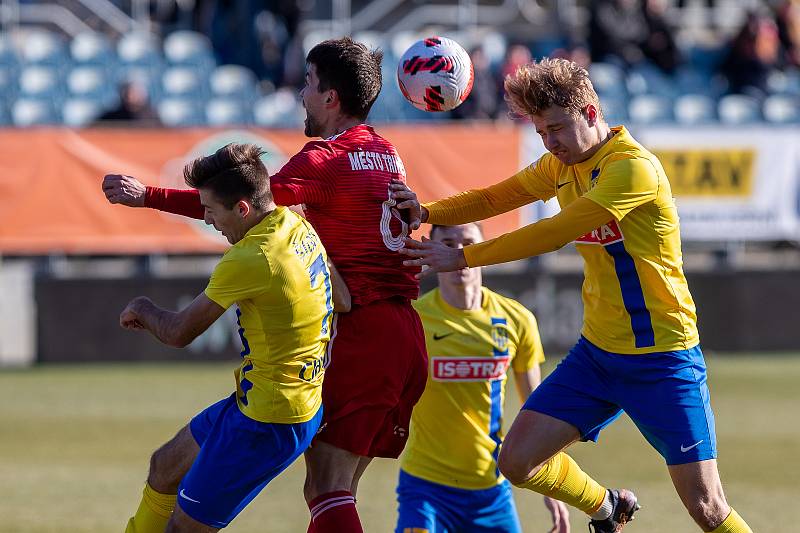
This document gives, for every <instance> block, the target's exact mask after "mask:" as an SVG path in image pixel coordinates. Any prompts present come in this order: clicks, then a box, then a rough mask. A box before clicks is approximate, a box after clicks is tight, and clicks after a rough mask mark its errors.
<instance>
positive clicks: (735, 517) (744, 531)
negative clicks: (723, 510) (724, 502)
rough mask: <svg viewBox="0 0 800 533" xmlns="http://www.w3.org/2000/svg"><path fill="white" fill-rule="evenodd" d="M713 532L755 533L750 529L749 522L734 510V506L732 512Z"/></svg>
mask: <svg viewBox="0 0 800 533" xmlns="http://www.w3.org/2000/svg"><path fill="white" fill-rule="evenodd" d="M711 533H753V530H752V529H750V526H748V525H747V522H745V521H744V520H742V517H741V516H739V513H737V512H736V511H734V510H733V507H731V514H729V515H728V518H726V519H725V521H724V522H722V523H721V524H720V525H719V527H718V528H717V529H715V530H714V531H712V532H711Z"/></svg>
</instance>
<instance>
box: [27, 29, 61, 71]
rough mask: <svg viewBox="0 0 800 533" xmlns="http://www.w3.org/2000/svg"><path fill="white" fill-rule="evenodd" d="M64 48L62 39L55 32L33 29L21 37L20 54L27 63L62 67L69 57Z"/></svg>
mask: <svg viewBox="0 0 800 533" xmlns="http://www.w3.org/2000/svg"><path fill="white" fill-rule="evenodd" d="M66 49H67V48H66V45H65V43H64V41H63V39H62V38H61V37H60V36H58V35H57V34H55V33H51V32H49V31H45V30H35V31H31V32H29V33H27V34H25V36H24V37H23V40H22V46H21V52H22V54H21V55H22V60H23V62H24V63H27V64H35V65H50V66H58V67H63V66H64V65H65V64H67V63H68V59H69V58H68V56H67V53H66Z"/></svg>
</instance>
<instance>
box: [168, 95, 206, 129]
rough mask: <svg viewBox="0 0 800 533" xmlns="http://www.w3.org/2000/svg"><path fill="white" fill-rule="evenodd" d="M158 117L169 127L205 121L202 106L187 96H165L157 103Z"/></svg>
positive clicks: (192, 124)
mask: <svg viewBox="0 0 800 533" xmlns="http://www.w3.org/2000/svg"><path fill="white" fill-rule="evenodd" d="M158 118H159V119H161V122H162V123H163V124H164V125H165V126H167V127H171V128H176V127H177V128H180V127H187V126H201V125H203V124H204V123H205V120H204V119H205V116H204V113H203V109H202V106H201V105H200V104H199V103H198V102H197V101H196V100H192V99H189V98H166V99H164V100H162V101H161V102H160V103H159V104H158Z"/></svg>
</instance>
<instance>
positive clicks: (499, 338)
mask: <svg viewBox="0 0 800 533" xmlns="http://www.w3.org/2000/svg"><path fill="white" fill-rule="evenodd" d="M491 335H492V344H493V345H494V350H495V354H497V355H500V354H506V353H508V326H507V325H506V324H503V323H495V324H492V332H491Z"/></svg>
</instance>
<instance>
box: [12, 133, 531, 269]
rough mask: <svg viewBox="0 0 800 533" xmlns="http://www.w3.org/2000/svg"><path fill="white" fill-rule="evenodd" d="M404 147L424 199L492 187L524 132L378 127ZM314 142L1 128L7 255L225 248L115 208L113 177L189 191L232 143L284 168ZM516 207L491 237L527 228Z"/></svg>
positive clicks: (218, 241) (213, 238)
mask: <svg viewBox="0 0 800 533" xmlns="http://www.w3.org/2000/svg"><path fill="white" fill-rule="evenodd" d="M379 132H380V133H381V135H383V136H384V137H386V138H387V139H389V140H390V141H391V142H392V143H394V145H395V146H396V147H397V150H398V152H399V153H400V156H401V157H402V159H403V162H404V165H405V168H406V172H407V176H408V183H409V185H410V186H411V188H412V189H414V190H415V191H416V192H417V194H418V195H419V198H420V199H421V200H422V201H429V200H435V199H438V198H443V197H445V196H449V195H452V194H455V193H458V192H461V191H464V190H468V189H471V188H476V187H483V186H486V185H489V184H492V183H495V182H497V181H499V180H501V179H504V178H506V177H508V176H510V175H511V174H513V173H514V172H516V171H517V170H519V167H520V162H519V146H520V139H519V131H518V130H517V128H515V127H513V126H495V125H490V124H487V125H468V126H462V125H409V126H403V127H400V126H394V127H387V128H379ZM307 141H308V139H307V138H306V137H304V136H303V134H302V133H301V132H293V131H274V130H210V129H194V130H143V129H121V128H120V129H88V130H69V129H51V128H43V129H26V130H12V129H5V130H0V168H2V171H0V254H4V255H40V254H52V253H63V254H78V255H83V254H87V255H88V254H153V253H170V254H181V253H217V252H220V251H222V250H224V249H225V248H226V247H227V243H226V241H224V239H223V238H222V237H221V236H219V235H218V234H216V232H215V231H214V230H213V228H208V227H206V226H205V225H204V224H203V222H202V221H197V220H191V219H186V218H183V217H180V216H177V215H172V214H168V213H161V212H158V211H155V210H152V209H131V208H128V207H123V206H118V205H111V204H109V203H108V202H107V201H106V199H105V196H104V195H103V192H102V190H101V181H102V178H103V176H104V175H105V174H127V175H132V176H135V177H137V178H139V179H140V180H141V181H143V182H144V183H146V184H148V185H157V186H161V187H180V188H184V187H185V185H184V184H183V174H182V169H183V166H184V164H185V163H186V162H188V161H189V160H191V159H194V158H195V157H198V156H200V155H207V154H210V153H212V152H214V151H215V150H216V149H218V148H220V147H221V146H223V145H225V144H227V143H229V142H253V143H256V144H258V145H260V146H262V147H263V148H264V149H265V150H266V151H267V155H266V156H265V162H266V165H267V168H268V169H269V170H270V172H275V171H276V170H278V169H279V168H280V167H281V166H282V165H283V164H284V163H285V162H286V161H287V160H288V158H289V157H290V156H291V155H292V154H294V153H295V152H297V151H298V150H299V149H300V148H301V147H302V146H303V144H304V143H305V142H307ZM519 224H520V215H519V213H518V212H511V213H507V214H505V215H501V216H498V217H495V218H493V219H491V220H489V221H487V222H486V223H485V224H484V229H485V232H486V234H487V235H486V236H487V237H492V236H496V235H498V234H500V233H504V232H507V231H510V230H512V229H515V228H517V227H519Z"/></svg>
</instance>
